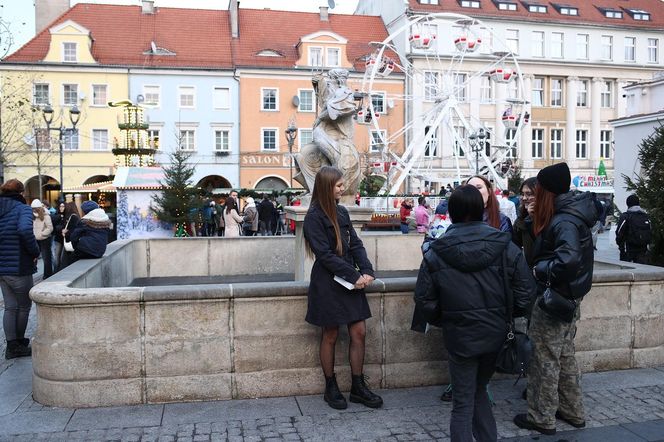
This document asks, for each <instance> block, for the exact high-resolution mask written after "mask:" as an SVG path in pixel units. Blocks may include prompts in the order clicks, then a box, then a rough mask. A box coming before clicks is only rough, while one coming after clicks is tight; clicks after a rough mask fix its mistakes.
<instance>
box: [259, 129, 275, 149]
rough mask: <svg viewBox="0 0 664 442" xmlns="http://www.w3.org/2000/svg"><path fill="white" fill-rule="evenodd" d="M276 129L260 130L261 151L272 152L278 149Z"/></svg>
mask: <svg viewBox="0 0 664 442" xmlns="http://www.w3.org/2000/svg"><path fill="white" fill-rule="evenodd" d="M277 132H278V130H277V129H261V149H262V150H274V151H276V150H277V149H278V148H279V145H278V138H277Z"/></svg>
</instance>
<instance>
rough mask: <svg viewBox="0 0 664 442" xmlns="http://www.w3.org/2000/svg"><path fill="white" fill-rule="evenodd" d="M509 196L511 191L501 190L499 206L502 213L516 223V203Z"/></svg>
mask: <svg viewBox="0 0 664 442" xmlns="http://www.w3.org/2000/svg"><path fill="white" fill-rule="evenodd" d="M509 197H510V191H509V190H507V189H504V190H503V191H502V192H501V196H499V197H498V207H499V210H500V213H502V214H503V215H505V216H506V217H508V218H509V219H510V222H511V223H512V224H514V221H516V205H515V204H514V203H513V202H512V201H510V199H509Z"/></svg>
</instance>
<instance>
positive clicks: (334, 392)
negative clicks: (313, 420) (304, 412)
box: [323, 374, 348, 410]
mask: <svg viewBox="0 0 664 442" xmlns="http://www.w3.org/2000/svg"><path fill="white" fill-rule="evenodd" d="M323 399H325V402H327V404H328V405H329V406H330V407H332V408H334V409H336V410H344V409H346V408H347V407H348V404H347V403H346V398H345V397H344V396H343V394H341V391H339V386H338V385H337V376H336V375H335V374H332V376H330V377H329V378H328V377H325V394H324V395H323Z"/></svg>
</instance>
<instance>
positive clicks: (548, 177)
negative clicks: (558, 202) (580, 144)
mask: <svg viewBox="0 0 664 442" xmlns="http://www.w3.org/2000/svg"><path fill="white" fill-rule="evenodd" d="M571 181H572V177H571V175H570V173H569V167H567V163H557V164H554V165H552V166H547V167H545V168H544V169H542V170H540V171H539V173H538V174H537V182H538V183H539V185H540V186H542V187H543V188H544V189H546V190H548V191H549V192H551V193H554V194H556V195H560V194H563V193H567V192H569V184H570V182H571Z"/></svg>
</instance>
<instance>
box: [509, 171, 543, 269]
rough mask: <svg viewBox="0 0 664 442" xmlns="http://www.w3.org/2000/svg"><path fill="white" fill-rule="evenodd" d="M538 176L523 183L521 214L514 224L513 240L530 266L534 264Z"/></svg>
mask: <svg viewBox="0 0 664 442" xmlns="http://www.w3.org/2000/svg"><path fill="white" fill-rule="evenodd" d="M536 187H537V178H535V177H532V178H528V179H526V180H525V181H524V182H523V183H521V189H520V190H519V192H520V193H521V204H520V205H519V216H518V217H517V219H516V221H515V222H514V225H513V226H512V241H513V242H514V244H516V245H517V246H519V247H520V248H521V249H522V250H523V256H524V257H525V258H526V262H527V263H528V267H529V268H531V267H532V266H533V264H534V259H535V256H534V253H535V233H534V232H533V214H534V213H535V188H536Z"/></svg>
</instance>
